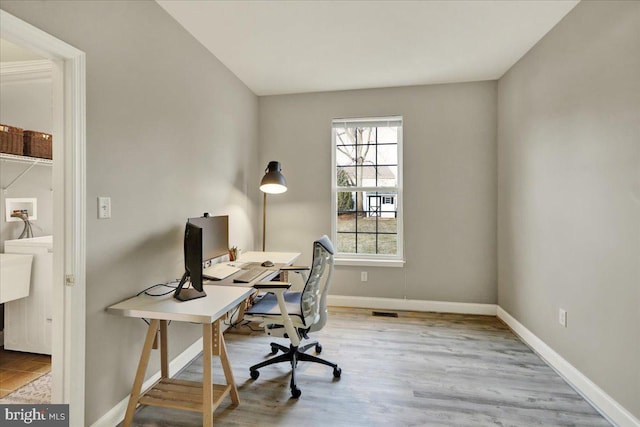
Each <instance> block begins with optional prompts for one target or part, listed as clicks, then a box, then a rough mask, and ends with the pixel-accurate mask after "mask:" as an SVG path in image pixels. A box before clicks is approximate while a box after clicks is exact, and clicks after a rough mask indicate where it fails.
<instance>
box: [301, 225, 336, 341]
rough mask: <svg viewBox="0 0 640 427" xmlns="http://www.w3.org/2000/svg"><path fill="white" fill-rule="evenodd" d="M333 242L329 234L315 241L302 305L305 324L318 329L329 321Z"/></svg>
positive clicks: (311, 328)
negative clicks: (328, 308)
mask: <svg viewBox="0 0 640 427" xmlns="http://www.w3.org/2000/svg"><path fill="white" fill-rule="evenodd" d="M333 253H334V249H333V244H332V243H331V241H330V240H329V238H328V237H327V236H322V237H321V238H320V239H318V240H316V241H315V242H313V261H312V263H311V271H310V272H309V278H308V279H307V283H306V284H305V286H304V289H303V291H302V298H301V300H300V306H301V309H302V316H303V319H304V323H305V325H307V326H308V327H310V330H311V331H318V330H320V329H322V328H323V327H324V325H325V324H326V323H327V293H328V291H329V286H330V284H331V275H332V274H333Z"/></svg>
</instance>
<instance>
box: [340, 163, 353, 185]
mask: <svg viewBox="0 0 640 427" xmlns="http://www.w3.org/2000/svg"><path fill="white" fill-rule="evenodd" d="M336 171H337V175H336V184H338V187H353V186H355V185H356V168H355V166H347V167H343V166H338V167H337V168H336Z"/></svg>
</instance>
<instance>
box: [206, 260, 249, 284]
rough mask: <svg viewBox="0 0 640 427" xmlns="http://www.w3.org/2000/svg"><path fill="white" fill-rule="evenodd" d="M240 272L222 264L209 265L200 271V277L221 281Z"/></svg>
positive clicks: (236, 268)
mask: <svg viewBox="0 0 640 427" xmlns="http://www.w3.org/2000/svg"><path fill="white" fill-rule="evenodd" d="M238 271H240V269H239V268H238V267H234V266H232V265H229V264H225V263H223V262H221V263H218V264H213V265H210V266H209V267H207V268H205V269H204V270H202V276H203V277H204V278H206V279H209V280H222V279H226V278H227V277H229V276H231V275H232V274H234V273H237V272H238Z"/></svg>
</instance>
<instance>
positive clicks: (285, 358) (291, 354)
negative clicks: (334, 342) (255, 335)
mask: <svg viewBox="0 0 640 427" xmlns="http://www.w3.org/2000/svg"><path fill="white" fill-rule="evenodd" d="M311 347H315V348H316V353H320V352H321V351H322V346H321V345H320V344H319V343H318V342H317V341H314V342H311V343H309V344H305V345H303V346H300V347H296V346H294V345H293V344H291V345H290V346H289V348H287V347H285V346H283V345H280V344H278V343H274V342H272V343H271V353H272V354H276V353H277V352H278V351H282V352H283V354H281V355H279V356H276V357H273V358H271V359H269V360H265V361H264V362H260V363H257V364H255V365H253V366H252V367H250V368H249V372H250V374H251V378H253V379H254V380H255V379H258V377H259V376H260V372H258V369H260V368H263V367H265V366H268V365H273V364H275V363H281V362H289V363H290V364H291V382H290V384H289V387H290V388H291V396H293V397H294V398H296V399H297V398H298V397H300V395H301V394H302V391H300V389H299V388H298V386H297V385H296V366H297V365H298V361H299V360H302V361H304V362H315V363H321V364H323V365H327V366H331V367H332V368H333V376H334V377H335V378H340V375H342V369H340V368H339V367H338V365H337V364H335V363H333V362H329V361H328V360H324V359H321V358H320V357H317V356H313V355H311V354H307V353H305V351H307V350H308V349H310V348H311Z"/></svg>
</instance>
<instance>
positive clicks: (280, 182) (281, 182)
mask: <svg viewBox="0 0 640 427" xmlns="http://www.w3.org/2000/svg"><path fill="white" fill-rule="evenodd" d="M260 191H262V192H264V193H269V194H278V193H284V192H285V191H287V180H286V179H284V175H282V166H281V165H280V162H273V161H272V162H269V165H268V166H267V169H265V174H264V176H263V177H262V181H261V182H260Z"/></svg>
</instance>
